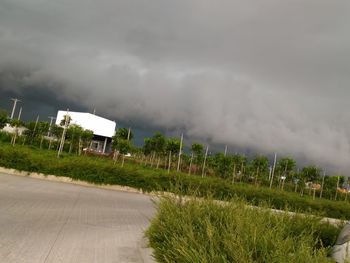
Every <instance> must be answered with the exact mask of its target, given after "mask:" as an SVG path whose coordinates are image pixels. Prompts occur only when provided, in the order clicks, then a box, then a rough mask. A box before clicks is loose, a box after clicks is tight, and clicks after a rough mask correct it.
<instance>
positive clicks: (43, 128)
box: [37, 121, 50, 149]
mask: <svg viewBox="0 0 350 263" xmlns="http://www.w3.org/2000/svg"><path fill="white" fill-rule="evenodd" d="M49 128H50V124H49V123H48V122H45V121H41V122H39V123H38V125H37V132H38V135H39V136H40V149H41V148H42V145H43V141H44V137H45V136H46V135H47V133H48V131H49Z"/></svg>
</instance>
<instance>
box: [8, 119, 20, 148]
mask: <svg viewBox="0 0 350 263" xmlns="http://www.w3.org/2000/svg"><path fill="white" fill-rule="evenodd" d="M22 125H23V123H22V122H21V121H20V120H17V119H12V120H11V121H10V126H11V127H13V128H14V129H15V132H14V134H13V137H12V140H11V144H12V145H15V144H16V139H17V136H18V127H20V126H22Z"/></svg>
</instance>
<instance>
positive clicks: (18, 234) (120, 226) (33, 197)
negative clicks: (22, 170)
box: [0, 174, 155, 263]
mask: <svg viewBox="0 0 350 263" xmlns="http://www.w3.org/2000/svg"><path fill="white" fill-rule="evenodd" d="M154 212H155V209H154V206H153V203H152V201H151V199H150V197H148V196H145V195H142V194H136V193H126V192H119V191H111V190H104V189H97V188H92V187H83V186H78V185H72V184H65V183H58V182H50V181H44V180H38V179H33V178H28V177H21V176H14V175H7V174H0V262H4V263H11V262H26V263H27V262H35V263H41V262H83V263H88V262H96V263H97V262H98V263H100V262H122V263H123V262H125V263H128V262H152V259H151V257H150V253H151V252H150V249H147V248H146V244H145V243H146V242H145V240H143V231H144V230H145V229H146V228H147V226H148V224H149V219H150V218H152V216H153V215H154Z"/></svg>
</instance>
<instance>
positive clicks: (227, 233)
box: [146, 198, 340, 263]
mask: <svg viewBox="0 0 350 263" xmlns="http://www.w3.org/2000/svg"><path fill="white" fill-rule="evenodd" d="M339 232H340V226H339V227H336V226H332V225H329V224H327V223H322V222H320V219H317V218H315V217H311V216H300V215H295V216H291V215H289V214H287V213H274V212H271V210H268V209H252V208H249V207H248V206H247V204H246V203H244V202H242V201H238V200H237V199H234V201H231V202H229V203H227V204H224V205H222V204H218V203H216V202H214V201H212V200H200V201H198V200H191V201H187V202H185V203H181V202H180V201H179V199H174V198H162V199H161V201H160V202H159V203H158V213H157V215H156V217H155V218H154V219H153V220H152V222H151V226H150V227H149V229H148V230H147V231H146V236H147V237H148V238H149V241H150V245H151V247H152V248H153V249H154V256H155V258H156V260H157V261H158V262H189V263H192V262H198V263H203V262H204V263H205V262H207V263H211V262H247V263H248V262H276V263H281V262H298V263H300V262H332V261H331V260H330V259H328V258H327V253H328V252H329V248H330V246H332V245H333V243H334V242H335V240H336V237H337V235H338V234H339Z"/></svg>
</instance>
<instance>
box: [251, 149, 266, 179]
mask: <svg viewBox="0 0 350 263" xmlns="http://www.w3.org/2000/svg"><path fill="white" fill-rule="evenodd" d="M251 166H252V169H253V171H254V172H255V180H254V181H255V184H257V181H258V177H259V175H260V174H266V173H267V172H268V169H269V160H268V159H267V157H266V156H262V155H258V156H256V157H255V158H254V159H253V160H252V162H251Z"/></svg>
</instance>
